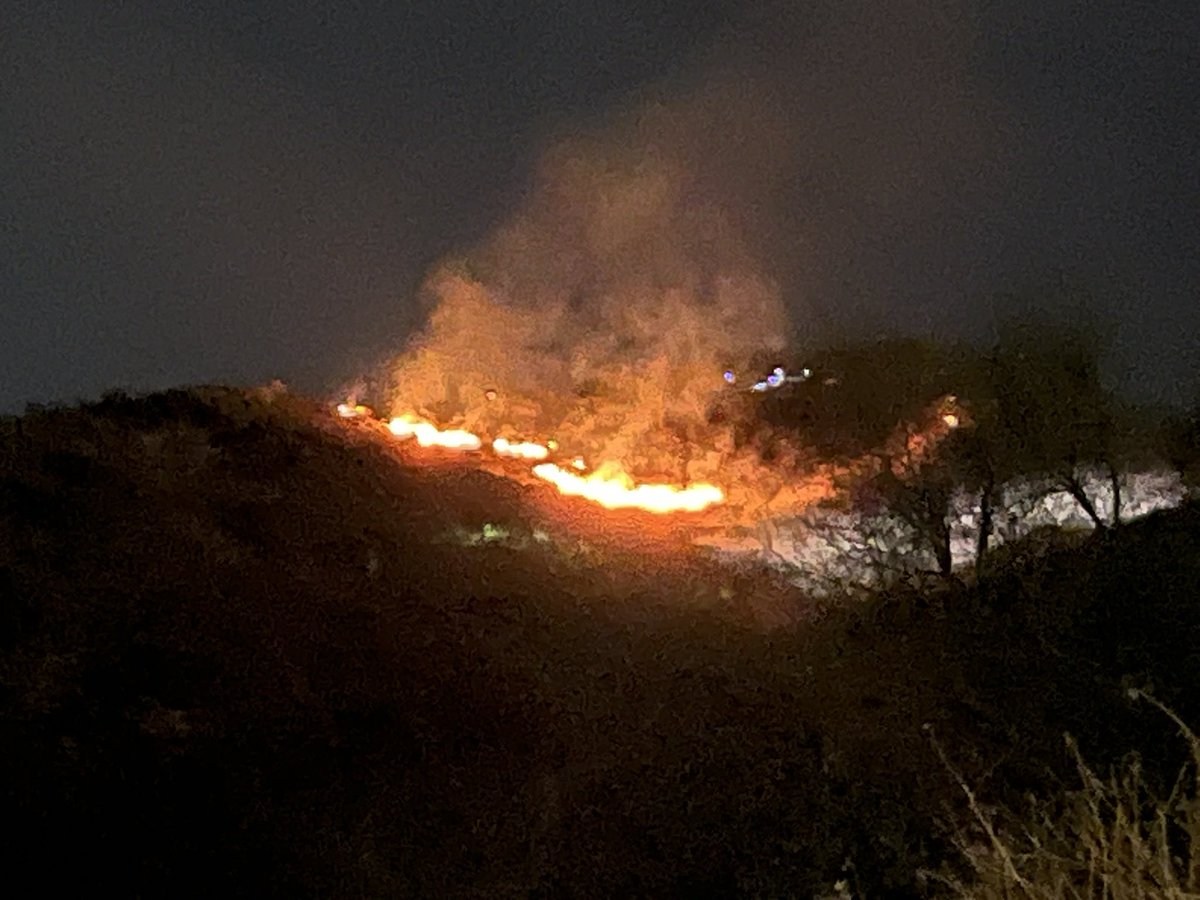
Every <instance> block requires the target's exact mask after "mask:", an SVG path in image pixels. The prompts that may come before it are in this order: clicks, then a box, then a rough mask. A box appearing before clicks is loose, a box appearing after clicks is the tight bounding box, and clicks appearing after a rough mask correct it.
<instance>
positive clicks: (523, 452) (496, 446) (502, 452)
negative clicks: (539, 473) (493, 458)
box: [492, 437, 550, 460]
mask: <svg viewBox="0 0 1200 900" xmlns="http://www.w3.org/2000/svg"><path fill="white" fill-rule="evenodd" d="M492 449H493V450H495V451H496V455H497V456H507V457H509V458H511V459H530V460H536V459H545V458H546V457H547V456H549V455H550V448H549V447H547V446H545V445H542V444H535V443H533V442H532V441H521V442H519V443H515V444H514V443H513V442H512V441H510V440H508V439H507V438H502V437H501V438H496V439H495V440H494V441H492Z"/></svg>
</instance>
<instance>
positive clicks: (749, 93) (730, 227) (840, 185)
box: [390, 2, 976, 471]
mask: <svg viewBox="0 0 1200 900" xmlns="http://www.w3.org/2000/svg"><path fill="white" fill-rule="evenodd" d="M835 7H836V12H835ZM835 7H829V8H827V9H824V10H820V9H816V8H814V10H815V11H812V10H810V14H809V15H801V14H799V13H796V12H794V11H793V10H794V5H781V6H779V7H777V8H776V12H775V14H773V15H771V16H764V17H763V19H762V20H761V21H756V22H743V23H742V24H743V26H744V28H743V30H742V31H741V32H738V33H737V34H736V36H735V37H734V38H732V39H731V41H724V42H722V43H721V45H720V46H721V47H722V54H721V55H720V56H719V57H718V56H715V55H714V57H713V58H712V59H710V60H708V61H706V62H705V63H704V65H703V66H702V68H701V71H702V72H703V73H704V74H703V77H702V78H694V79H692V81H691V83H690V85H688V84H687V83H686V82H687V79H686V78H683V79H681V80H680V83H677V84H672V85H665V86H658V87H656V88H654V89H652V90H648V91H646V92H645V94H644V95H642V96H640V97H637V98H633V99H632V100H631V101H630V103H629V105H628V107H627V108H626V109H625V110H623V111H620V112H619V113H618V114H617V115H615V116H613V117H612V118H611V119H610V120H609V121H608V122H607V123H605V125H604V126H602V127H599V128H589V129H582V128H577V129H575V130H573V131H571V132H570V133H566V134H564V135H561V136H559V137H558V138H557V139H555V140H552V141H551V142H550V143H549V146H548V149H547V150H546V151H545V153H544V154H543V156H542V158H541V161H540V163H539V165H538V166H537V168H536V171H535V172H534V174H533V177H532V179H531V181H530V183H529V185H528V190H527V192H526V194H525V199H524V201H523V203H522V204H521V205H520V206H519V208H518V209H517V210H516V211H515V212H514V214H513V215H512V216H511V218H510V219H509V220H508V221H507V222H506V223H505V224H504V225H503V226H502V227H500V228H498V229H497V230H496V231H495V232H494V233H493V234H492V235H491V236H490V237H489V238H488V239H487V240H485V241H484V242H483V243H482V245H480V246H478V247H476V248H474V249H473V250H471V251H469V252H467V253H465V254H463V255H461V256H459V257H456V258H453V259H450V260H447V261H446V262H444V263H443V264H442V265H440V266H438V267H437V268H436V269H435V270H434V271H433V272H432V273H431V275H430V276H429V278H428V281H427V283H426V285H425V289H424V291H425V300H426V302H428V303H429V304H430V314H429V318H428V324H427V327H426V328H425V329H424V331H423V332H422V333H421V334H420V335H418V336H417V337H416V338H415V339H414V341H413V342H412V345H411V346H410V348H409V350H408V351H407V352H406V353H405V354H404V355H403V356H401V357H400V358H399V360H397V361H396V362H395V363H394V364H393V366H392V367H391V373H390V374H391V376H392V411H393V412H394V413H397V414H398V413H401V412H410V411H411V412H417V413H419V414H423V415H426V416H429V417H431V418H433V419H435V420H436V421H438V422H440V423H444V424H450V423H452V422H453V423H459V424H463V425H465V426H466V427H468V428H472V429H476V430H480V431H483V432H485V433H493V434H495V433H504V434H514V435H522V436H528V437H533V438H538V439H546V438H550V437H553V438H555V439H557V440H559V441H560V443H562V444H563V445H564V447H566V446H570V447H571V448H574V449H575V450H577V451H578V452H582V453H589V454H593V457H592V458H594V459H595V458H598V457H599V458H607V459H615V460H618V461H621V462H622V463H624V464H625V465H626V466H628V467H629V468H630V469H631V470H633V471H637V470H638V469H639V468H642V469H647V468H648V469H657V470H660V471H661V470H662V468H663V465H662V464H661V461H659V462H656V461H655V452H654V451H655V450H658V451H661V452H662V453H666V454H669V453H676V454H677V452H678V450H679V445H680V444H681V443H682V444H685V445H686V444H689V443H690V444H697V443H704V444H707V445H709V446H724V447H728V446H729V440H728V435H723V434H721V433H719V429H717V428H716V427H715V426H713V425H710V424H709V423H708V416H707V412H708V410H709V407H710V405H711V403H712V402H713V398H714V396H715V395H716V393H717V392H718V391H721V390H728V388H727V386H726V385H725V383H724V381H723V379H722V373H723V371H724V370H726V369H728V368H733V369H735V370H740V371H741V372H742V373H743V374H750V369H749V367H750V366H751V365H752V361H755V364H761V362H762V361H763V359H765V358H766V357H765V356H764V354H766V355H777V354H781V353H782V352H783V351H784V350H785V347H786V345H787V344H788V342H789V338H790V336H791V335H792V334H793V332H797V331H798V332H800V333H801V334H803V333H804V331H805V329H806V321H805V320H806V316H807V315H808V312H807V310H808V308H809V307H808V303H807V300H808V297H807V296H806V294H809V293H811V292H812V291H814V290H819V288H820V285H819V283H818V281H816V280H814V277H813V276H812V274H811V272H810V271H809V269H808V266H807V265H806V261H811V263H812V267H813V271H816V272H817V273H833V272H834V271H835V267H834V266H833V265H832V263H831V261H830V260H831V259H832V257H833V256H835V255H836V254H831V252H830V246H829V242H828V238H829V236H830V235H832V236H834V239H835V240H836V241H837V242H838V250H839V251H842V252H844V251H845V250H846V248H847V246H848V245H851V244H853V243H854V242H855V241H856V240H867V239H877V238H878V235H879V233H880V232H881V231H883V232H885V233H886V231H887V229H888V227H889V225H888V222H889V221H898V222H900V225H899V226H896V225H893V226H891V227H903V222H904V220H905V216H904V215H903V214H902V210H905V209H910V208H911V207H913V206H916V205H919V206H920V208H921V210H922V212H921V215H925V216H928V215H936V206H937V199H936V198H937V197H939V196H942V195H944V193H945V188H946V186H947V179H953V178H954V177H955V173H961V171H962V170H963V167H964V166H968V165H969V163H970V160H971V158H972V156H973V152H972V149H971V148H972V147H973V146H976V145H975V144H973V142H972V141H971V140H964V138H967V137H970V131H971V129H969V128H967V127H965V124H964V123H965V122H967V120H968V119H969V118H970V116H969V113H968V112H967V111H966V106H967V105H968V104H967V100H966V93H965V91H964V88H963V87H962V85H961V79H960V78H958V77H957V73H958V70H959V68H960V67H961V60H960V59H958V57H956V56H955V54H956V53H958V52H959V51H960V50H961V48H962V46H963V35H962V34H961V32H962V30H963V29H962V25H961V23H960V22H959V21H958V20H957V19H956V18H955V17H954V16H953V15H950V14H949V13H948V12H947V10H951V9H953V8H954V7H952V6H951V5H941V4H936V3H934V4H929V3H918V2H911V3H907V4H903V3H902V4H896V5H895V6H894V7H893V5H889V6H888V7H887V9H886V10H882V11H881V10H879V9H877V7H876V6H875V5H874V4H860V5H855V4H837V5H835ZM780 10H786V11H789V15H787V16H782V15H780V14H779V11H780ZM885 85H886V87H885ZM947 147H951V148H952V149H951V150H947V149H946V148H947ZM851 179H857V181H851ZM918 201H922V202H921V203H920V204H918ZM868 215H869V216H872V217H875V219H874V221H873V222H871V223H870V224H869V225H868V224H867V223H866V222H865V221H864V220H865V219H866V218H867V217H868ZM889 215H890V217H891V218H890V219H889V218H887V217H888V216H889ZM822 219H823V221H820V220H822ZM785 296H786V302H785ZM693 449H694V448H693Z"/></svg>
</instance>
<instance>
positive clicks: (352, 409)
mask: <svg viewBox="0 0 1200 900" xmlns="http://www.w3.org/2000/svg"><path fill="white" fill-rule="evenodd" d="M337 414H338V415H339V416H341V417H342V418H343V419H361V418H364V417H365V416H369V415H370V414H371V410H370V409H368V408H367V407H365V406H363V405H362V404H361V403H339V404H338V405H337Z"/></svg>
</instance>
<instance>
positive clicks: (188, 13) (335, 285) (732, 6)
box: [0, 0, 1200, 410]
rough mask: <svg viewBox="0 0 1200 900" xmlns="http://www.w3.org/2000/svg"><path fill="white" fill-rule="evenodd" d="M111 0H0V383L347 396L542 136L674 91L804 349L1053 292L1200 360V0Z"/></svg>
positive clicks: (511, 185) (506, 205) (940, 326)
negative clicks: (430, 276)
mask: <svg viewBox="0 0 1200 900" xmlns="http://www.w3.org/2000/svg"><path fill="white" fill-rule="evenodd" d="M111 6H112V7H113V8H110V5H107V4H98V3H91V2H79V3H68V2H63V3H32V2H23V0H10V2H8V3H6V4H5V7H4V9H5V11H4V13H3V27H0V60H2V63H0V66H2V70H0V71H2V76H0V114H2V119H0V122H2V123H3V127H2V128H0V410H18V409H20V408H21V407H22V406H23V404H24V403H26V402H27V401H73V400H77V399H81V398H87V397H93V396H95V395H97V394H99V393H100V392H101V391H103V390H105V389H108V388H111V387H124V388H131V389H151V388H160V387H166V386H171V385H176V384H182V383H195V382H211V381H224V382H236V383H262V382H265V381H268V380H270V379H272V378H281V379H283V380H284V381H286V382H288V383H290V384H293V385H295V386H296V387H297V388H300V389H303V390H306V391H311V392H317V393H328V392H329V391H331V390H333V389H334V388H336V387H337V386H339V385H340V384H342V383H345V382H346V381H347V380H348V379H352V378H353V377H354V376H355V375H356V374H357V373H359V372H361V371H363V370H364V369H365V368H367V367H369V366H371V365H372V364H374V363H375V362H377V361H378V360H379V359H380V358H381V357H382V356H384V355H386V354H388V353H389V352H396V351H398V350H400V349H401V348H402V347H403V345H404V341H405V339H406V337H407V336H408V335H409V334H410V333H411V332H412V331H413V329H414V328H415V327H417V326H418V325H419V324H420V320H421V312H420V310H419V308H418V305H417V304H416V303H415V302H414V301H413V297H414V295H415V293H416V289H417V287H418V285H419V284H420V283H421V281H422V278H423V276H424V275H425V274H426V273H427V272H428V271H429V270H430V268H431V266H433V265H434V264H435V263H436V262H437V261H438V260H439V259H440V258H442V257H443V256H444V255H446V254H447V253H451V252H454V251H458V250H461V249H463V248H469V247H471V246H473V245H475V244H477V243H478V242H480V241H482V240H483V239H484V238H485V237H486V236H487V235H488V234H489V233H491V231H492V230H493V229H495V228H496V226H497V225H498V224H499V223H502V222H504V221H505V219H506V217H507V216H508V215H509V214H510V213H511V211H512V210H513V209H514V208H515V207H516V206H518V205H519V204H520V203H521V202H522V200H523V198H524V197H525V195H526V194H527V192H528V191H529V190H530V189H531V188H530V184H531V174H532V172H533V171H534V167H535V164H536V162H537V160H538V159H539V157H540V155H541V154H542V152H543V151H544V150H545V149H546V148H547V147H548V146H553V145H554V143H555V142H556V141H557V140H560V139H561V138H562V137H563V136H570V135H571V134H573V133H574V132H575V131H578V130H583V129H592V130H594V129H599V130H603V129H604V128H605V127H606V126H605V123H606V122H608V121H610V120H613V119H614V118H620V117H622V116H624V117H626V119H627V118H628V117H629V115H631V114H635V113H636V110H637V109H639V108H641V107H642V106H643V105H645V104H657V107H656V108H659V109H666V110H667V111H668V113H669V112H670V111H671V110H673V109H674V108H675V105H676V104H678V106H679V108H680V110H682V112H681V113H680V115H681V116H682V117H683V118H685V119H686V120H687V121H686V125H684V126H680V128H679V132H678V133H679V140H680V141H689V142H691V143H692V146H691V147H689V153H688V154H686V155H687V157H688V158H689V159H692V160H695V161H696V164H697V165H699V166H700V167H702V168H705V173H704V177H703V178H701V179H700V180H699V182H698V183H707V184H711V185H713V186H714V196H717V197H718V200H716V201H714V202H719V203H721V204H723V205H725V206H727V207H728V209H729V211H730V217H731V221H733V222H735V223H740V227H741V228H742V229H743V231H744V233H743V234H742V236H741V237H742V238H743V239H744V240H745V242H746V243H748V244H749V245H751V246H752V247H754V248H755V249H756V251H757V252H758V253H759V254H760V255H761V257H762V258H763V260H764V265H765V267H766V270H767V272H768V274H770V275H771V277H773V278H775V279H777V280H778V282H779V284H780V285H781V287H782V289H783V292H784V296H785V297H786V298H787V303H788V308H789V312H790V315H791V319H792V329H793V332H794V335H795V339H796V341H797V342H798V343H799V344H800V345H804V344H805V343H806V342H809V343H815V342H818V341H820V340H823V339H827V338H829V337H831V336H837V335H842V334H854V335H865V334H872V333H876V332H879V331H882V332H887V333H906V334H922V333H927V334H928V333H935V334H939V335H949V336H961V337H969V338H982V337H986V335H987V334H988V332H989V329H990V328H991V325H992V323H993V322H994V320H995V317H996V315H997V314H1003V313H1005V312H1007V311H1010V310H1012V309H1020V308H1026V307H1029V306H1031V305H1034V304H1036V303H1043V304H1049V305H1052V306H1053V305H1055V304H1058V305H1059V308H1060V309H1061V310H1066V309H1073V310H1076V311H1077V313H1078V314H1086V315H1088V316H1089V317H1090V318H1091V319H1092V320H1093V321H1092V322H1090V323H1089V324H1095V325H1098V326H1100V327H1101V329H1102V330H1105V331H1107V332H1108V333H1109V334H1110V336H1111V340H1112V350H1111V353H1110V356H1109V358H1108V360H1107V363H1108V366H1107V371H1108V373H1109V375H1110V377H1111V378H1112V379H1113V382H1114V384H1116V385H1119V386H1120V387H1122V388H1124V389H1125V390H1126V391H1128V392H1129V393H1131V394H1132V395H1133V396H1135V397H1137V398H1138V399H1141V400H1148V401H1150V400H1166V401H1172V402H1178V401H1182V400H1185V399H1189V398H1190V397H1191V396H1192V395H1193V392H1194V391H1195V389H1196V383H1197V382H1196V376H1197V372H1198V371H1200V352H1198V347H1200V341H1197V339H1196V335H1197V334H1200V257H1198V252H1197V251H1198V250H1200V101H1198V100H1197V98H1200V4H1198V3H1196V2H1195V0H1161V2H1158V3H1152V4H1137V3H1130V2H1110V0H1093V2H1071V3H1067V2H1063V3H1043V2H1035V0H1013V2H1007V3H1005V2H993V3H986V2H977V3H973V4H970V3H967V4H964V3H950V2H936V0H930V2H918V0H900V2H896V3H891V2H889V3H887V4H884V3H882V2H879V3H867V2H862V0H848V2H837V3H835V2H832V0H827V2H814V3H800V2H797V3H790V4H785V3H776V4H764V3H756V4H746V3H744V4H736V3H722V4H695V5H693V4H688V3H666V2H663V0H658V2H654V0H650V2H646V0H642V2H633V0H612V2H591V3H588V2H561V3H546V4H532V3H518V2H495V3H482V2H465V0H446V2H415V3H397V2H392V3H382V2H381V3H375V2H370V0H363V2H341V3H331V4H315V3H292V4H285V3H282V2H266V3H237V4H231V3H222V4H217V3H209V2H205V0H188V2H186V3H181V2H176V0H157V2H152V3H137V2H129V3H122V4H119V5H118V4H113V5H111ZM1044 6H1052V7H1054V8H1055V11H1047V10H1045V9H1043V7H1044ZM884 10H886V12H884ZM714 86H716V87H714ZM697 97H699V98H701V99H700V100H697V99H696V98H697ZM706 97H716V98H717V99H713V100H711V101H706V100H705V99H704V98H706ZM739 98H740V99H739ZM631 111H634V112H633V113H631ZM710 146H711V160H712V161H711V166H710V165H709V161H708V156H706V154H707V152H708V148H709V147H710ZM709 168H711V171H709V170H708V169H709ZM1061 285H1067V286H1068V288H1067V289H1062V288H1060V287H1059V286H1061ZM1081 294H1082V295H1086V296H1087V297H1088V298H1089V299H1088V300H1087V302H1086V304H1085V305H1083V306H1080V305H1079V301H1078V299H1077V298H1078V297H1079V296H1080V295H1081ZM1068 295H1070V296H1071V297H1074V298H1076V299H1062V298H1064V297H1067V296H1068ZM1046 298H1051V299H1046ZM1055 298H1057V299H1055Z"/></svg>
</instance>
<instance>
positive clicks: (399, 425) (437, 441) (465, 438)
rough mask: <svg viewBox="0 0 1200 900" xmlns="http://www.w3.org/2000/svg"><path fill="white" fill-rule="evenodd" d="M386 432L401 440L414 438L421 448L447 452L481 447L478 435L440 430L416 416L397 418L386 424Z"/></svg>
mask: <svg viewBox="0 0 1200 900" xmlns="http://www.w3.org/2000/svg"><path fill="white" fill-rule="evenodd" d="M387 427H388V431H390V432H391V433H392V434H394V435H395V436H396V437H398V438H401V439H407V438H416V439H417V443H418V444H420V445H421V446H422V447H443V448H445V449H447V450H478V449H479V448H480V447H481V446H483V441H481V440H480V439H479V437H478V435H474V434H472V433H471V432H469V431H463V430H462V429H457V428H452V429H449V430H447V431H442V430H440V429H439V428H438V427H437V426H436V425H434V424H433V423H432V422H426V421H425V420H424V419H418V418H417V417H416V416H412V415H403V416H397V417H396V418H394V419H392V420H391V421H390V422H388V425H387Z"/></svg>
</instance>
